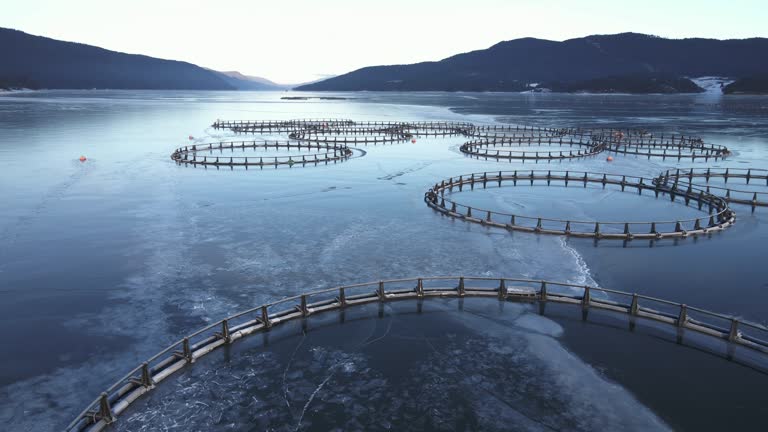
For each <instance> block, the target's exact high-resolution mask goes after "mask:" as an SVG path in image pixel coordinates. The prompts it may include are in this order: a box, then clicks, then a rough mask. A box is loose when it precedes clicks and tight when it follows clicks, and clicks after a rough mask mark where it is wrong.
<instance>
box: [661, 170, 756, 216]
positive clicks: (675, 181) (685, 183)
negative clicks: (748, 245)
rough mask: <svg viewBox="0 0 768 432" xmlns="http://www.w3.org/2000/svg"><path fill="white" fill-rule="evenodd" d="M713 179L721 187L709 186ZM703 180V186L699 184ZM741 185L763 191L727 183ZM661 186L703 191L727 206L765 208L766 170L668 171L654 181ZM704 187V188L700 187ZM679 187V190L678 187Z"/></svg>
mask: <svg viewBox="0 0 768 432" xmlns="http://www.w3.org/2000/svg"><path fill="white" fill-rule="evenodd" d="M712 179H722V180H723V184H722V185H719V186H716V185H711V184H709V182H710V180H712ZM702 180H703V182H702ZM729 180H730V181H731V182H733V181H734V180H735V181H743V182H744V183H743V184H744V185H750V184H751V185H760V186H763V187H764V188H765V190H764V191H754V190H746V189H745V188H741V187H739V186H736V187H731V186H729V185H728V184H727V183H728V181H729ZM657 181H658V182H660V183H661V184H663V185H670V184H671V185H672V186H676V187H694V188H697V189H704V190H706V191H707V193H712V194H715V195H717V196H719V197H720V198H723V199H724V200H725V201H727V202H729V203H737V204H746V205H750V206H752V208H754V207H757V206H768V170H765V169H757V168H688V169H676V170H668V171H665V172H664V173H662V174H661V176H659V178H658V179H657ZM702 183H703V184H702ZM681 185H682V186H681Z"/></svg>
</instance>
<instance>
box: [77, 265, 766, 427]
mask: <svg viewBox="0 0 768 432" xmlns="http://www.w3.org/2000/svg"><path fill="white" fill-rule="evenodd" d="M467 297H480V298H488V299H497V300H498V301H500V302H523V303H538V304H539V308H540V310H541V311H543V308H544V306H545V305H546V304H547V303H555V304H564V305H572V306H574V307H578V308H580V309H581V310H582V319H586V317H587V315H588V313H589V311H590V310H592V309H594V310H600V311H606V312H610V313H616V314H618V315H623V316H626V317H627V320H628V322H629V325H630V329H632V328H634V326H635V325H636V324H637V323H638V322H653V323H658V324H661V325H666V326H669V327H670V328H672V329H675V331H676V332H677V338H678V343H682V342H683V340H684V339H686V338H687V337H693V336H703V337H707V338H710V339H713V340H721V341H723V342H725V343H726V344H727V350H728V356H729V357H730V358H734V356H735V355H738V356H740V355H742V354H743V353H741V349H745V350H748V351H750V352H754V353H756V354H758V355H765V354H766V353H768V328H766V327H765V326H763V325H760V324H756V323H752V322H748V321H743V320H740V319H739V318H737V317H733V316H728V315H723V314H719V313H715V312H710V311H707V310H703V309H699V308H695V307H691V306H687V305H685V304H680V303H676V302H671V301H668V300H662V299H658V298H654V297H649V296H644V295H638V294H634V293H627V292H623V291H617V290H611V289H605V288H599V287H590V286H584V285H576V284H572V283H563V282H551V281H544V280H532V279H521V278H490V277H464V276H441V277H423V278H408V279H396V280H387V281H375V282H367V283H361V284H355V285H348V286H341V287H335V288H330V289H324V290H320V291H314V292H310V293H306V294H302V295H298V296H294V297H288V298H285V299H282V300H279V301H276V302H274V303H269V304H265V305H261V306H258V307H255V308H252V309H249V310H246V311H242V312H239V313H236V314H234V315H232V316H229V317H227V318H225V319H222V320H220V321H217V322H215V323H212V324H210V325H208V326H206V327H204V328H202V329H199V330H197V331H195V332H194V333H192V334H190V335H188V336H186V337H184V338H183V339H181V340H179V341H176V342H174V343H173V344H171V345H170V346H168V347H167V348H165V349H164V350H162V351H160V352H159V353H157V354H155V355H154V356H152V357H150V358H149V359H147V361H145V362H143V363H142V364H140V365H139V366H137V367H136V368H134V369H133V370H131V371H129V372H128V373H127V374H126V375H125V376H123V377H121V378H120V379H119V380H117V381H116V382H115V383H113V384H112V385H111V386H110V387H108V388H107V389H105V391H104V392H102V393H101V395H100V396H98V397H97V398H96V399H95V400H94V401H93V402H91V403H90V404H89V405H88V406H87V407H86V408H85V409H84V410H83V411H82V412H81V413H80V414H78V415H77V417H76V418H75V419H74V420H73V421H72V422H71V423H70V424H69V425H68V426H67V427H66V428H65V430H66V431H100V430H103V429H105V428H106V427H108V426H109V425H110V424H112V423H114V422H115V421H117V420H118V418H119V416H120V415H121V414H123V413H125V411H126V410H127V409H128V407H129V406H130V405H131V404H132V403H134V402H135V401H136V400H138V399H139V398H141V397H142V396H143V395H145V394H146V393H148V392H150V391H152V390H153V389H154V388H155V387H156V386H157V385H159V384H160V383H161V382H162V381H164V380H165V379H167V378H169V377H170V376H172V375H173V374H175V373H176V372H178V371H179V370H181V369H183V368H185V367H190V366H191V365H193V364H194V363H195V361H196V360H198V359H200V358H201V357H203V356H206V355H207V354H209V353H211V352H213V351H214V350H217V349H220V348H224V347H227V346H229V345H230V344H232V343H234V342H236V341H238V340H240V339H243V338H245V337H247V336H249V335H253V334H264V333H266V332H268V331H269V330H270V329H272V328H274V327H275V326H278V325H280V324H283V323H286V322H290V321H294V320H305V319H307V318H308V317H310V316H312V315H315V314H320V313H323V312H328V311H334V310H336V311H343V310H345V309H347V308H352V307H355V306H361V305H367V304H372V303H373V304H375V303H378V304H380V305H383V304H384V303H386V302H393V301H404V300H417V301H423V300H425V299H429V298H459V299H462V298H467ZM689 333H690V334H689ZM686 335H688V336H686ZM736 348H739V350H738V351H737V350H736Z"/></svg>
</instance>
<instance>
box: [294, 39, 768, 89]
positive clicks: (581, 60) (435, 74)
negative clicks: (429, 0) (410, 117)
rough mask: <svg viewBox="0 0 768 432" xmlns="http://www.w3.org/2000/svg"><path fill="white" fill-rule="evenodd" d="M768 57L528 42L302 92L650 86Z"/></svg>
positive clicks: (359, 75) (691, 46)
mask: <svg viewBox="0 0 768 432" xmlns="http://www.w3.org/2000/svg"><path fill="white" fill-rule="evenodd" d="M767 54H768V39H764V38H753V39H739V40H716V39H698V38H695V39H664V38H660V37H655V36H648V35H643V34H636V33H622V34H616V35H597V36H588V37H584V38H578V39H570V40H566V41H563V42H554V41H548V40H542V39H533V38H524V39H516V40H511V41H506V42H501V43H498V44H496V45H494V46H492V47H490V48H488V49H485V50H479V51H472V52H469V53H464V54H459V55H455V56H452V57H449V58H446V59H444V60H441V61H436V62H423V63H416V64H411V65H393V66H373V67H366V68H362V69H358V70H356V71H353V72H350V73H347V74H344V75H340V76H338V77H335V78H331V79H327V80H325V81H321V82H318V83H315V84H309V85H303V86H299V87H297V88H296V90H332V91H354V90H378V91H386V90H394V91H412V90H415V91H524V90H528V89H529V87H528V84H529V83H538V84H546V83H558V85H559V86H561V87H563V85H564V84H568V83H578V82H589V81H591V80H599V79H606V78H612V79H619V78H622V77H630V79H631V80H637V79H638V77H644V78H643V79H644V80H646V81H647V82H652V81H653V80H657V81H658V80H659V79H662V80H663V79H670V77H671V78H672V79H676V78H681V77H699V76H723V77H736V78H738V77H744V76H751V75H757V74H761V73H767V72H768V55H767ZM680 84H681V83H680ZM577 87H578V86H577ZM673 87H674V86H673ZM682 87H684V88H685V87H688V85H687V84H685V85H682Z"/></svg>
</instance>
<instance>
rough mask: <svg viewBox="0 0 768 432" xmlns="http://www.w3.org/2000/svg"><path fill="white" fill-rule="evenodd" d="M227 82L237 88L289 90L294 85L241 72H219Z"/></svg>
mask: <svg viewBox="0 0 768 432" xmlns="http://www.w3.org/2000/svg"><path fill="white" fill-rule="evenodd" d="M214 72H215V73H216V74H218V75H219V76H220V77H221V78H222V79H223V80H224V81H225V82H226V83H228V84H229V85H231V86H232V87H234V88H235V89H237V90H287V89H289V88H291V87H293V86H292V85H286V84H278V83H275V82H272V81H270V80H268V79H266V78H261V77H255V76H250V75H243V74H241V73H240V72H236V71H230V72H217V71H214Z"/></svg>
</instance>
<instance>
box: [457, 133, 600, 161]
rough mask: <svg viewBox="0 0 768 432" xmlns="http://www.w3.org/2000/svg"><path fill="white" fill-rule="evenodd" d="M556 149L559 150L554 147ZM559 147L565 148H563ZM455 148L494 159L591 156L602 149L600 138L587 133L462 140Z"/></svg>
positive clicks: (552, 158) (547, 158)
mask: <svg viewBox="0 0 768 432" xmlns="http://www.w3.org/2000/svg"><path fill="white" fill-rule="evenodd" d="M553 148H554V149H558V148H559V149H560V150H554V151H553ZM563 148H566V149H565V150H563ZM459 150H460V151H461V152H462V153H464V154H466V155H469V156H473V157H477V158H485V159H489V158H490V159H498V160H510V161H512V160H555V159H572V158H581V157H587V156H594V155H596V154H598V153H600V152H602V151H603V150H605V145H604V144H603V143H602V142H601V141H596V140H593V139H592V138H591V137H590V136H586V139H585V135H583V134H579V135H565V134H557V135H544V136H542V135H539V136H538V137H534V136H527V137H526V136H524V135H523V136H495V137H493V138H484V139H481V140H477V141H469V142H467V143H464V144H463V145H462V146H461V147H460V148H459Z"/></svg>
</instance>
